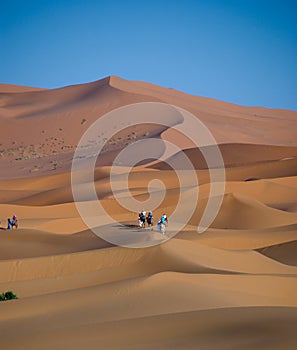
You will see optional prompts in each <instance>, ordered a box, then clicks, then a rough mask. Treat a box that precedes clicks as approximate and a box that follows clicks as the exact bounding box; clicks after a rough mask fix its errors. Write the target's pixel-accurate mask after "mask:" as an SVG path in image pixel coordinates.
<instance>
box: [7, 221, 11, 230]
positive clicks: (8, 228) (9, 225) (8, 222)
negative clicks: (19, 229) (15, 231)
mask: <svg viewBox="0 0 297 350" xmlns="http://www.w3.org/2000/svg"><path fill="white" fill-rule="evenodd" d="M7 230H11V221H10V219H7Z"/></svg>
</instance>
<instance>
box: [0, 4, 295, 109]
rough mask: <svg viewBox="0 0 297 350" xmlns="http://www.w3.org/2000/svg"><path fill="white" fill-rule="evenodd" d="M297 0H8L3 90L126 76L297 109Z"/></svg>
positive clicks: (1, 36) (0, 67)
mask: <svg viewBox="0 0 297 350" xmlns="http://www.w3.org/2000/svg"><path fill="white" fill-rule="evenodd" d="M296 62H297V1H295V0H291V1H286V0H279V1H274V0H233V1H231V0H226V1H223V0H221V1H219V0H217V1H216V0H205V1H199V0H196V1H189V0H184V1H183V0H179V1H174V0H172V1H169V0H168V1H165V0H163V1H162V0H157V1H155V0H150V1H146V0H143V1H142V0H139V1H132V0H127V1H100V0H98V1H95V0H93V1H92V0H84V1H81V0H60V1H57V0H49V1H48V0H39V1H37V0H36V1H33V0H26V1H14V0H9V1H1V2H0V82H2V83H11V84H19V85H29V86H39V87H48V88H54V87H61V86H65V85H70V84H76V83H84V82H88V81H94V80H97V79H100V78H103V77H105V76H108V75H118V76H121V77H123V78H126V79H132V80H141V81H147V82H151V83H154V84H157V85H161V86H164V87H172V88H175V89H178V90H181V91H184V92H187V93H191V94H194V95H200V96H208V97H213V98H217V99H220V100H224V101H229V102H234V103H238V104H242V105H254V106H266V107H276V108H286V109H294V110H297V94H296V92H297V68H296V67H297V64H296Z"/></svg>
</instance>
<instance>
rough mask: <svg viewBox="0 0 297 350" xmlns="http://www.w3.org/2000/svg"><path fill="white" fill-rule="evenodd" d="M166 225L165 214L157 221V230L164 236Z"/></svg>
mask: <svg viewBox="0 0 297 350" xmlns="http://www.w3.org/2000/svg"><path fill="white" fill-rule="evenodd" d="M167 225H168V218H167V215H166V214H163V215H162V217H161V219H160V220H159V221H158V230H159V231H161V232H162V234H163V235H164V234H165V232H166V226H167Z"/></svg>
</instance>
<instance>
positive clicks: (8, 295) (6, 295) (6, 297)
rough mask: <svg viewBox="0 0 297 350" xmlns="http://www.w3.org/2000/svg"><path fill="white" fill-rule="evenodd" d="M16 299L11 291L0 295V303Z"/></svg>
mask: <svg viewBox="0 0 297 350" xmlns="http://www.w3.org/2000/svg"><path fill="white" fill-rule="evenodd" d="M17 298H18V297H17V296H16V294H14V292H12V291H8V292H5V293H2V294H0V301H5V300H13V299H17Z"/></svg>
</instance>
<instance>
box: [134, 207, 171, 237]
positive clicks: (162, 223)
mask: <svg viewBox="0 0 297 350" xmlns="http://www.w3.org/2000/svg"><path fill="white" fill-rule="evenodd" d="M145 223H147V225H148V227H151V228H153V225H154V218H153V213H152V211H149V212H148V214H147V215H146V211H145V210H142V211H141V212H140V213H139V215H138V225H139V228H145ZM167 225H168V218H167V215H166V214H163V215H162V216H161V218H160V220H158V230H159V231H161V232H162V234H163V235H164V233H165V231H166V226H167Z"/></svg>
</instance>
